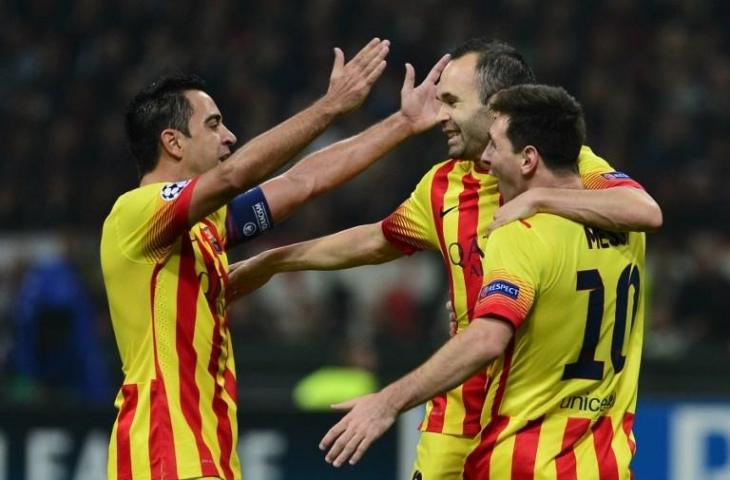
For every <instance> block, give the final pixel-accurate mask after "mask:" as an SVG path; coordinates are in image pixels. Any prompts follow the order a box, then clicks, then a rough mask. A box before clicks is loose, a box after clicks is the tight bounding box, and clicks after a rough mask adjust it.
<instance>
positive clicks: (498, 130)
mask: <svg viewBox="0 0 730 480" xmlns="http://www.w3.org/2000/svg"><path fill="white" fill-rule="evenodd" d="M489 118H490V119H491V125H490V126H489V134H490V135H491V136H492V137H504V136H506V135H507V126H508V125H509V117H508V116H507V115H504V114H501V113H497V112H493V111H490V112H489Z"/></svg>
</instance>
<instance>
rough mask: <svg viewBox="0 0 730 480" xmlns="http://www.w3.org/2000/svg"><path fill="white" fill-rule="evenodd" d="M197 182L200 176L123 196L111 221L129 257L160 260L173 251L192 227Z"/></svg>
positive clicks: (122, 248) (146, 187)
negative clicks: (191, 212)
mask: <svg viewBox="0 0 730 480" xmlns="http://www.w3.org/2000/svg"><path fill="white" fill-rule="evenodd" d="M196 182H197V177H196V178H193V179H191V180H185V181H181V182H172V183H166V184H161V183H160V184H158V183H156V184H152V185H146V186H144V187H140V188H138V189H136V190H133V191H131V192H128V193H127V194H125V195H123V196H122V197H121V198H120V199H119V201H118V202H117V205H115V207H114V210H113V215H112V218H110V220H111V222H112V225H111V226H112V228H114V230H115V233H116V237H117V239H118V242H119V246H120V248H121V250H122V252H123V253H124V254H125V255H126V256H127V257H129V258H130V259H132V260H136V261H146V262H158V261H160V260H162V259H164V258H165V257H166V256H167V255H168V254H169V252H170V247H171V245H172V244H173V242H174V241H175V240H177V238H178V237H179V236H180V235H181V234H183V233H184V232H186V231H188V230H189V225H188V211H189V209H190V199H191V197H192V193H193V189H194V188H195V184H196Z"/></svg>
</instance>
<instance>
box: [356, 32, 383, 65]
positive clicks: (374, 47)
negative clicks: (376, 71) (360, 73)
mask: <svg viewBox="0 0 730 480" xmlns="http://www.w3.org/2000/svg"><path fill="white" fill-rule="evenodd" d="M381 43H382V41H381V40H380V39H379V38H378V37H375V38H373V39H372V40H370V41H369V42H368V44H367V45H365V46H364V47H362V48H361V49H360V51H359V52H357V53H356V54H355V56H354V57H352V60H350V62H353V63H354V64H358V65H367V63H368V62H369V61H370V60H372V58H373V57H374V56H375V55H376V54H377V52H378V50H379V48H378V47H380V44H381Z"/></svg>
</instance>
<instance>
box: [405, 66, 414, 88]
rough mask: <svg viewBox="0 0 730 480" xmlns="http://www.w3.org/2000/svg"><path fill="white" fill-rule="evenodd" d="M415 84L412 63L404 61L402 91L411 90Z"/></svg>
mask: <svg viewBox="0 0 730 480" xmlns="http://www.w3.org/2000/svg"><path fill="white" fill-rule="evenodd" d="M415 84H416V71H415V69H414V68H413V65H411V64H410V63H406V76H405V78H404V79H403V91H408V90H413V86H414V85H415Z"/></svg>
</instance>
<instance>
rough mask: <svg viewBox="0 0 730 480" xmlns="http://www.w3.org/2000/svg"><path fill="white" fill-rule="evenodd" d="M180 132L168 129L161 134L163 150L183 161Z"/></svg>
mask: <svg viewBox="0 0 730 480" xmlns="http://www.w3.org/2000/svg"><path fill="white" fill-rule="evenodd" d="M179 135H180V132H178V131H177V130H174V129H172V128H166V129H164V130H163V131H162V133H160V143H161V144H162V148H163V150H164V151H165V153H167V154H168V155H169V156H171V157H173V158H176V159H178V160H179V159H181V158H182V154H183V149H182V144H181V143H180V137H179Z"/></svg>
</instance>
